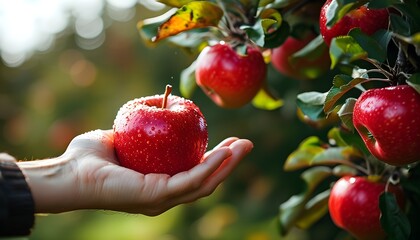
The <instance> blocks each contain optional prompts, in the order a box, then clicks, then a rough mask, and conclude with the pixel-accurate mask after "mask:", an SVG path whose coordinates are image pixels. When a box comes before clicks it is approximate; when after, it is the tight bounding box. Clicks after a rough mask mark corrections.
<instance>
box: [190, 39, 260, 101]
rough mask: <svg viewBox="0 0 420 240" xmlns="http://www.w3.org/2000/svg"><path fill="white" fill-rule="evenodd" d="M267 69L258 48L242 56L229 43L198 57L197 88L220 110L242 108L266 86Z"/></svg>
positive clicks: (215, 47) (208, 50) (250, 49)
mask: <svg viewBox="0 0 420 240" xmlns="http://www.w3.org/2000/svg"><path fill="white" fill-rule="evenodd" d="M266 72H267V66H266V64H265V62H264V58H263V56H262V54H261V52H260V51H259V50H258V49H257V48H253V47H248V48H247V54H246V55H240V54H238V53H237V52H236V51H235V50H234V49H233V48H232V47H231V46H230V45H229V44H227V43H219V44H217V45H214V46H211V47H207V48H205V49H204V50H203V51H202V53H201V54H200V56H199V57H198V58H197V66H196V72H195V77H196V81H197V85H198V86H200V87H201V88H202V89H203V91H204V92H205V93H206V94H207V95H208V96H209V97H210V98H211V99H212V100H213V101H214V102H215V103H216V104H217V105H218V106H220V107H224V108H239V107H242V106H243V105H245V104H247V103H249V102H250V101H251V100H252V99H253V98H254V97H255V95H256V94H257V92H258V91H259V90H260V89H261V87H262V86H263V83H264V80H265V77H266Z"/></svg>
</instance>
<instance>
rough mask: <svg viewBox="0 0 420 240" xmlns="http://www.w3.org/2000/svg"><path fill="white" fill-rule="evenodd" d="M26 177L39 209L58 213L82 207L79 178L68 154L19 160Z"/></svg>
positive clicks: (38, 210)
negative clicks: (78, 186)
mask: <svg viewBox="0 0 420 240" xmlns="http://www.w3.org/2000/svg"><path fill="white" fill-rule="evenodd" d="M17 164H18V166H19V168H20V169H21V171H22V172H23V174H24V175H25V177H26V181H27V183H28V185H29V188H30V189H31V192H32V195H33V199H34V202H35V212H36V213H59V212H65V211H71V210H75V209H77V208H79V207H80V206H79V204H80V202H79V201H78V196H77V195H78V194H77V191H76V185H77V181H76V179H75V177H74V174H73V173H72V171H73V170H72V166H71V164H72V161H70V159H68V157H64V156H61V157H58V158H54V159H47V160H35V161H20V162H18V163H17Z"/></svg>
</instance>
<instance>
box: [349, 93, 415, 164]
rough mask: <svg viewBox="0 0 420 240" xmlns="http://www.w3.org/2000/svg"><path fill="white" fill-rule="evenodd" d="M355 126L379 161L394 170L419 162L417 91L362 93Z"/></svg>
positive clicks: (355, 108)
mask: <svg viewBox="0 0 420 240" xmlns="http://www.w3.org/2000/svg"><path fill="white" fill-rule="evenodd" d="M353 124H354V127H355V128H356V130H357V131H358V132H359V134H360V136H361V137H362V139H363V141H364V142H365V144H366V146H367V148H368V149H369V151H370V152H371V153H372V154H373V155H374V156H375V157H377V158H378V159H379V160H382V161H384V162H386V163H388V164H391V165H395V166H402V165H406V164H410V163H413V162H416V161H418V160H420V94H419V93H417V92H416V91H415V90H414V88H412V87H410V86H408V85H400V86H393V87H385V88H376V89H370V90H367V91H366V92H363V93H362V95H361V96H360V97H359V98H358V99H357V101H356V103H355V106H354V110H353Z"/></svg>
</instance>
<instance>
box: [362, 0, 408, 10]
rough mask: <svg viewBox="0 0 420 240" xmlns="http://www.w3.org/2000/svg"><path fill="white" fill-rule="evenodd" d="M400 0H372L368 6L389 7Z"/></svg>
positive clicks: (373, 7) (371, 7)
mask: <svg viewBox="0 0 420 240" xmlns="http://www.w3.org/2000/svg"><path fill="white" fill-rule="evenodd" d="M399 2H400V0H370V1H369V2H368V7H369V8H370V9H380V8H389V7H391V6H392V5H393V4H396V3H399Z"/></svg>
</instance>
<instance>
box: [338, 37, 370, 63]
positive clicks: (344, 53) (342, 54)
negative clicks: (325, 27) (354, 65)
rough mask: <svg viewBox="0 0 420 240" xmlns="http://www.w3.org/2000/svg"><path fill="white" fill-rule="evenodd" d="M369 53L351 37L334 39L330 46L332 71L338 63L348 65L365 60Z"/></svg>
mask: <svg viewBox="0 0 420 240" xmlns="http://www.w3.org/2000/svg"><path fill="white" fill-rule="evenodd" d="M367 56H368V53H367V52H366V51H365V50H364V49H363V48H362V47H361V46H360V45H359V44H358V43H357V42H356V40H354V38H353V37H351V36H339V37H336V38H333V39H332V41H331V45H330V57H331V69H333V68H334V67H335V66H336V65H337V64H338V63H340V62H341V63H344V64H348V63H350V62H353V61H355V60H359V59H365V58H366V57H367Z"/></svg>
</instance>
